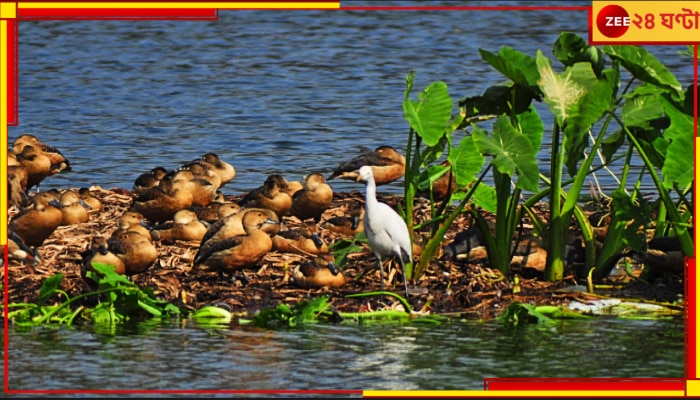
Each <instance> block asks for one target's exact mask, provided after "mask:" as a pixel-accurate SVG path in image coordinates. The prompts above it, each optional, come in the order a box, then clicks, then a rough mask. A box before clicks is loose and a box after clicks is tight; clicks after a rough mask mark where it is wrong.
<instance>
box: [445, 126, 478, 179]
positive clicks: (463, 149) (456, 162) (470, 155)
mask: <svg viewBox="0 0 700 400" xmlns="http://www.w3.org/2000/svg"><path fill="white" fill-rule="evenodd" d="M447 161H449V162H450V164H451V165H453V166H454V168H453V169H452V173H453V174H455V181H456V182H457V187H464V186H466V185H467V184H468V183H469V182H471V181H473V180H474V178H475V177H476V174H477V173H479V171H481V169H482V168H483V166H484V162H485V161H486V159H485V158H484V156H483V155H481V153H480V152H478V151H477V149H476V146H475V145H474V138H473V137H471V136H465V137H464V138H462V140H460V141H459V147H455V148H452V151H450V153H449V154H448V155H447Z"/></svg>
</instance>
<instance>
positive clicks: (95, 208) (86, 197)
mask: <svg viewBox="0 0 700 400" xmlns="http://www.w3.org/2000/svg"><path fill="white" fill-rule="evenodd" d="M78 195H79V196H80V199H81V200H82V201H83V202H85V204H87V205H88V206H89V208H88V214H99V213H101V212H102V209H103V205H102V200H100V199H98V198H97V197H95V196H94V195H93V194H92V192H91V191H90V189H88V188H86V187H84V188H80V189H78Z"/></svg>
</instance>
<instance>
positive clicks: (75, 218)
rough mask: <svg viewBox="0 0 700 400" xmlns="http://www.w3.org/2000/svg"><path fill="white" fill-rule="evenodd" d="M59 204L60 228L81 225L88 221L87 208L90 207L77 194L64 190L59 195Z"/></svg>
mask: <svg viewBox="0 0 700 400" xmlns="http://www.w3.org/2000/svg"><path fill="white" fill-rule="evenodd" d="M59 202H60V203H61V214H62V215H63V219H62V221H61V226H67V225H77V224H82V223H85V222H88V220H89V219H90V216H89V215H88V207H90V206H88V205H87V203H85V202H84V201H83V199H81V198H80V195H79V194H78V193H77V192H74V191H72V190H66V191H65V192H63V193H62V194H61V196H60V198H59Z"/></svg>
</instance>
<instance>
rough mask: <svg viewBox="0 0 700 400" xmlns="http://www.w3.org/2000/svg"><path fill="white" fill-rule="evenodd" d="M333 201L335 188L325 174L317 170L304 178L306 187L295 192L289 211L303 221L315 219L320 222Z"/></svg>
mask: <svg viewBox="0 0 700 400" xmlns="http://www.w3.org/2000/svg"><path fill="white" fill-rule="evenodd" d="M332 201H333V189H332V188H331V187H330V185H329V184H327V183H326V178H324V177H323V175H321V174H319V173H316V172H315V173H312V174H309V175H307V176H306V177H305V178H304V188H303V189H301V190H299V191H298V192H296V193H294V196H293V197H292V207H291V208H290V210H289V213H290V214H291V215H293V216H295V217H297V218H299V219H300V220H302V221H304V220H307V219H313V220H314V222H315V223H318V222H319V221H321V215H323V212H324V211H326V210H327V209H328V208H330V206H331V202H332Z"/></svg>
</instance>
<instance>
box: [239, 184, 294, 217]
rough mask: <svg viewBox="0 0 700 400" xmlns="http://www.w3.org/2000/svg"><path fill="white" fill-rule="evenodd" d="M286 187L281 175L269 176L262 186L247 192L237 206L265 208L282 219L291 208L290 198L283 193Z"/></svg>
mask: <svg viewBox="0 0 700 400" xmlns="http://www.w3.org/2000/svg"><path fill="white" fill-rule="evenodd" d="M286 187H287V181H286V180H285V179H284V177H282V175H278V174H274V175H270V176H268V177H267V179H265V183H264V184H263V186H261V187H258V188H256V189H253V190H251V191H250V192H248V194H247V195H246V196H245V197H244V198H243V199H242V200H241V201H239V202H238V204H239V205H240V206H241V207H245V208H267V209H269V210H272V211H274V212H275V214H277V216H278V217H279V218H282V217H284V216H286V215H287V214H289V210H290V209H291V208H292V197H291V196H290V195H288V194H287V193H285V192H284V191H283V190H284V189H285V188H286Z"/></svg>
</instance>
